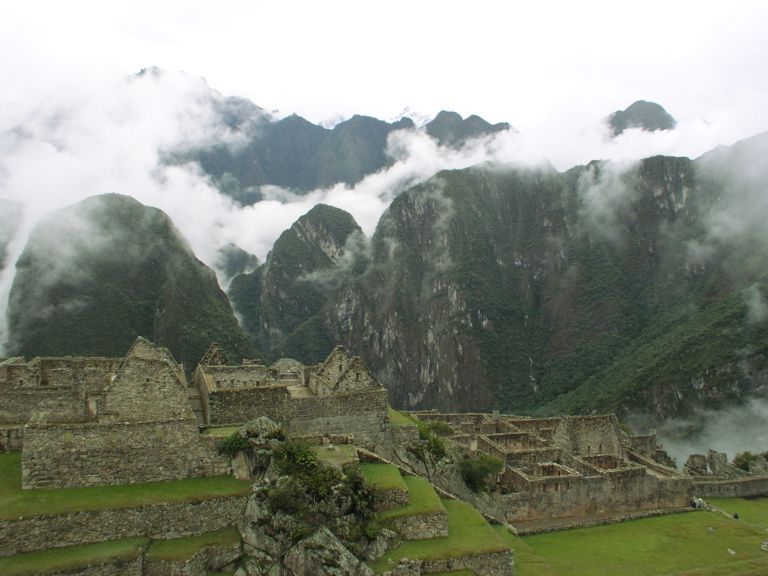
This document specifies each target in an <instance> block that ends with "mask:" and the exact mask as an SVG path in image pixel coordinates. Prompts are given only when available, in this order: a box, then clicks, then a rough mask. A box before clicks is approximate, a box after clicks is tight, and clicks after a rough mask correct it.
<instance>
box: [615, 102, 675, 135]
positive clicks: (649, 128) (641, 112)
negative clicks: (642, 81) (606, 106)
mask: <svg viewBox="0 0 768 576" xmlns="http://www.w3.org/2000/svg"><path fill="white" fill-rule="evenodd" d="M607 122H608V125H609V127H610V128H611V133H612V135H613V136H618V135H619V134H621V133H622V132H624V130H626V129H628V128H641V129H642V130H645V131H646V132H655V131H656V130H672V129H673V128H674V127H675V126H676V125H677V120H675V119H674V118H673V117H672V115H671V114H670V113H669V112H667V111H666V110H665V109H664V107H663V106H661V105H660V104H657V103H656V102H648V101H647V100H637V101H635V102H633V103H632V104H630V105H629V106H628V107H627V108H626V109H625V110H617V111H616V112H614V113H613V114H611V115H610V116H608V118H607Z"/></svg>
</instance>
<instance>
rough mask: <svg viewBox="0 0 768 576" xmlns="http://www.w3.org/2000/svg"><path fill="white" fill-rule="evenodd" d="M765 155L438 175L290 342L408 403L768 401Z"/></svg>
mask: <svg viewBox="0 0 768 576" xmlns="http://www.w3.org/2000/svg"><path fill="white" fill-rule="evenodd" d="M765 148H768V137H766V136H762V137H758V138H755V139H752V140H750V141H746V142H744V143H741V144H738V145H735V146H733V147H731V148H728V149H724V150H719V151H716V153H712V154H710V155H707V156H705V157H702V158H701V159H699V160H697V161H692V160H689V159H687V158H670V157H661V156H657V157H653V158H648V159H645V160H643V161H641V162H639V163H637V164H634V165H631V166H621V165H612V164H608V163H600V162H593V163H591V164H589V165H587V166H580V167H576V168H573V169H572V170H569V171H567V172H565V173H558V172H556V171H555V170H553V169H550V168H538V169H528V168H514V167H504V166H479V167H475V168H470V169H466V170H457V171H449V172H443V173H440V174H438V175H437V176H436V177H434V178H433V179H431V180H429V181H427V182H426V183H424V184H422V185H419V186H416V187H415V188H413V189H411V190H409V191H407V192H405V193H403V194H402V195H400V196H399V197H398V198H396V199H395V200H394V201H393V202H392V204H391V206H390V207H389V209H388V210H387V211H386V212H385V214H384V215H383V216H382V218H381V220H380V222H379V225H378V227H377V229H376V232H375V234H374V237H373V238H372V241H371V256H370V260H369V262H368V265H367V267H365V269H364V271H362V272H361V273H358V274H350V273H349V271H348V270H346V271H345V273H344V274H335V270H336V269H335V268H329V269H328V271H329V273H330V274H329V275H326V276H325V278H324V284H323V285H324V286H325V287H326V288H328V287H329V288H328V289H329V290H330V291H327V292H324V294H325V296H324V299H322V298H318V299H317V300H314V302H315V303H317V304H320V306H319V307H315V309H316V312H312V308H311V307H305V308H304V310H303V312H304V313H303V314H302V315H301V316H300V320H301V322H300V323H298V324H297V325H296V327H295V328H294V329H292V328H291V327H290V326H284V327H282V328H281V334H280V339H281V340H282V341H283V342H286V343H288V342H290V343H292V347H291V352H293V353H295V354H296V356H297V357H298V358H299V359H302V360H306V361H314V360H315V359H316V358H315V357H314V356H313V355H312V354H309V353H308V350H307V348H312V349H313V350H315V349H319V348H320V347H321V346H322V345H328V344H330V343H331V342H335V341H338V342H342V343H343V344H344V345H345V346H347V347H349V348H350V349H352V350H355V351H356V352H357V353H359V354H361V355H362V356H363V358H364V359H365V360H366V362H368V363H369V364H370V365H371V366H372V368H373V369H374V371H375V372H376V373H377V375H378V376H379V378H380V379H381V381H382V382H383V383H384V384H385V385H386V386H387V387H388V389H389V392H390V398H391V400H392V401H393V402H394V403H395V404H396V405H399V406H408V407H419V408H432V407H437V408H440V409H444V410H479V409H482V410H489V409H495V408H499V409H502V410H509V411H515V412H540V413H550V412H591V411H593V410H601V411H604V410H617V411H619V412H620V413H621V412H627V411H633V410H643V411H649V412H651V413H653V414H655V415H656V416H658V417H665V416H669V415H672V414H681V413H685V412H688V411H690V410H692V409H693V408H694V407H697V406H716V405H720V404H723V403H726V402H732V401H735V400H737V399H739V398H743V397H744V396H745V395H749V394H752V393H759V391H760V390H762V386H763V385H762V382H763V381H765V378H766V377H768V360H766V358H768V324H766V320H767V319H768V306H766V304H765V297H766V276H765V275H766V271H768V234H766V233H765V232H764V225H763V224H762V222H763V221H764V217H765V215H766V214H768V206H766V205H765V204H766V202H765V201H764V200H763V199H762V195H761V194H762V192H761V191H762V190H763V189H764V184H765V183H766V182H768V174H766V173H765V172H766V170H764V169H755V168H754V167H752V168H750V166H751V164H750V161H753V159H754V158H756V157H759V156H760V155H761V154H762V153H763V152H764V151H765V150H764V149H765ZM329 278H333V282H329V281H328V279H329ZM266 285H267V283H266V282H264V281H262V287H263V286H266ZM282 286H283V287H286V286H287V285H286V284H282ZM317 286H318V284H316V285H315V286H314V287H313V288H312V289H315V290H317V289H318V288H317ZM309 289H310V287H309V286H307V285H303V286H302V287H301V290H302V291H306V290H309ZM291 293H292V292H291ZM296 294H299V299H300V300H301V301H302V302H305V301H312V300H311V298H309V297H307V296H305V295H303V292H296ZM286 298H288V299H290V296H287V297H286ZM321 300H322V302H321ZM251 305H252V306H253V307H254V308H255V309H257V310H263V309H264V305H263V304H262V305H259V306H256V305H255V304H253V302H251ZM259 313H260V312H259ZM291 330H293V331H292V332H291ZM297 343H302V344H303V345H304V347H302V345H297Z"/></svg>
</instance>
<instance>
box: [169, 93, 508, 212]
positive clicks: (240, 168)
mask: <svg viewBox="0 0 768 576" xmlns="http://www.w3.org/2000/svg"><path fill="white" fill-rule="evenodd" d="M217 110H218V113H219V115H220V116H221V118H222V120H223V122H224V123H225V124H226V125H227V126H228V127H229V128H231V129H233V130H235V131H237V132H239V133H241V135H242V136H243V138H244V142H243V143H241V144H238V145H232V144H231V143H225V142H220V143H214V144H212V145H210V146H206V147H203V148H199V149H195V150H191V151H184V152H183V153H177V154H175V155H171V157H170V158H169V161H171V162H179V161H184V162H186V161H190V160H192V161H195V162H198V163H199V164H200V167H201V168H202V170H203V171H204V172H205V173H206V174H208V175H209V176H211V178H212V179H213V180H214V183H215V184H216V186H217V188H219V189H220V190H221V192H222V193H223V194H225V195H227V196H230V197H231V198H233V199H235V200H236V201H237V202H239V203H241V204H252V203H254V202H257V201H259V200H260V199H262V197H263V192H262V188H263V187H264V186H269V185H272V186H279V187H281V188H286V189H289V190H292V191H294V192H297V193H299V194H301V193H306V192H309V191H311V190H315V189H317V188H324V187H330V186H333V185H335V184H340V183H341V184H346V185H349V186H354V185H355V184H357V183H358V182H360V181H361V180H362V179H363V178H365V177H366V176H368V175H369V174H373V173H375V172H378V171H379V170H382V169H384V168H386V167H388V166H390V165H391V164H392V163H393V159H392V158H390V157H388V156H387V154H386V148H387V138H388V137H389V135H390V134H391V133H392V132H395V131H398V130H415V129H416V126H415V124H414V123H413V121H412V120H411V119H410V118H401V119H400V120H397V121H395V122H385V121H382V120H378V119H376V118H373V117H370V116H360V115H355V116H352V117H351V118H349V119H347V120H344V121H343V122H340V123H338V124H336V125H335V126H334V127H333V128H332V129H329V128H324V127H323V126H318V125H316V124H313V123H311V122H309V121H308V120H305V119H304V118H302V117H301V116H297V115H295V114H294V115H291V116H288V117H285V118H282V119H279V120H274V119H273V118H272V117H271V116H270V115H269V114H266V113H265V112H264V111H263V110H262V109H261V108H259V107H258V106H256V105H254V104H252V103H250V102H248V101H243V100H242V99H237V98H227V99H224V100H223V101H221V102H219V103H218V104H217ZM424 129H425V131H426V133H427V134H428V135H430V136H432V137H433V138H435V139H436V140H437V141H438V143H439V144H440V145H442V146H452V147H461V146H462V145H463V144H465V143H466V142H468V141H469V140H471V139H473V138H479V137H482V136H488V135H493V134H495V133H497V132H500V131H502V130H508V129H510V125H509V124H507V123H505V122H500V123H498V124H490V123H488V122H486V121H485V120H483V119H482V118H480V117H479V116H476V115H473V116H470V117H468V118H466V119H463V118H462V117H461V116H460V115H459V114H457V113H455V112H446V111H442V112H440V113H439V114H438V115H437V116H436V117H435V118H434V119H433V120H432V121H431V122H429V123H427V124H426V126H425V127H424Z"/></svg>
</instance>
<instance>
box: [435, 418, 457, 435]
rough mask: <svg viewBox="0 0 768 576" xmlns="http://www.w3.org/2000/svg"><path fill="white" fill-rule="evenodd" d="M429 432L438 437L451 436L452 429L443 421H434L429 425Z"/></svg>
mask: <svg viewBox="0 0 768 576" xmlns="http://www.w3.org/2000/svg"><path fill="white" fill-rule="evenodd" d="M429 431H430V432H432V433H433V434H436V435H438V436H443V437H445V436H451V435H453V433H454V431H453V427H452V426H451V425H450V424H448V422H445V421H444V420H434V421H432V422H430V423H429Z"/></svg>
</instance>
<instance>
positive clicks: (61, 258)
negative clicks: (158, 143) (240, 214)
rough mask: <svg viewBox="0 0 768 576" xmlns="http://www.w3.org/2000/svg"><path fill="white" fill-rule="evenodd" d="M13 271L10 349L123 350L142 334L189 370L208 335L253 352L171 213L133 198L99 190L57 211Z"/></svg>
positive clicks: (238, 351)
mask: <svg viewBox="0 0 768 576" xmlns="http://www.w3.org/2000/svg"><path fill="white" fill-rule="evenodd" d="M16 269H17V272H16V276H15V279H14V282H13V287H12V289H11V295H10V303H9V307H8V317H9V326H10V333H11V341H10V342H9V353H10V354H11V355H25V356H27V357H33V356H37V355H40V356H64V355H84V356H112V357H119V356H120V355H122V354H124V353H125V350H127V349H128V347H130V345H131V343H132V342H133V341H134V340H135V338H136V337H137V336H144V337H146V338H150V339H152V340H153V341H155V342H157V343H158V344H159V345H161V346H165V347H167V348H168V349H169V350H170V351H171V352H172V353H173V355H174V356H175V358H176V359H177V360H178V361H179V362H182V363H183V364H184V365H185V366H186V367H188V368H190V367H193V366H194V365H195V364H196V362H197V361H198V360H199V359H200V358H201V356H202V355H203V353H204V352H205V351H206V349H207V348H208V347H209V346H210V344H211V342H212V341H216V342H219V343H220V344H221V345H222V346H223V347H224V349H225V350H227V352H228V353H230V354H232V355H233V357H235V358H242V357H250V356H252V353H253V350H252V347H251V344H250V342H249V341H248V339H247V338H246V337H245V336H244V334H243V332H242V331H241V329H240V327H239V326H238V324H237V321H236V320H235V317H234V316H233V314H232V310H231V308H230V305H229V301H228V299H227V297H226V295H225V294H224V292H222V290H221V288H219V285H218V283H217V281H216V276H215V274H214V273H213V271H211V270H210V269H209V268H208V267H206V266H205V265H204V264H202V263H201V262H200V261H199V260H197V258H195V256H194V254H193V253H192V251H191V250H190V248H189V245H188V244H187V242H186V241H185V240H184V239H183V238H182V237H181V236H180V234H179V233H178V231H177V230H176V227H175V226H174V225H173V223H172V222H171V220H170V219H169V218H168V217H167V215H165V214H164V213H163V212H161V211H160V210H157V209H155V208H148V207H146V206H143V205H142V204H140V203H139V202H137V201H136V200H134V199H133V198H130V197H127V196H121V195H115V194H109V195H102V196H95V197H92V198H88V199H86V200H84V201H82V202H80V203H78V204H76V205H74V206H70V207H67V208H64V209H61V210H58V211H56V212H54V213H53V214H51V215H50V216H49V217H48V218H47V219H45V220H44V221H42V222H40V223H39V224H38V225H37V226H36V227H35V228H34V229H33V230H32V232H31V234H30V236H29V240H28V242H27V244H26V247H25V248H24V251H23V253H22V255H21V257H20V258H19V260H18V262H17V263H16Z"/></svg>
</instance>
